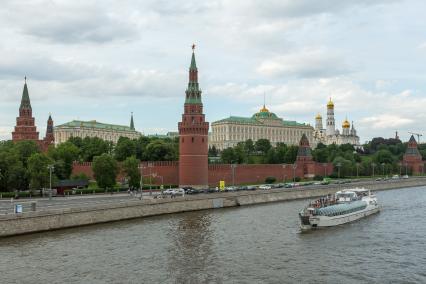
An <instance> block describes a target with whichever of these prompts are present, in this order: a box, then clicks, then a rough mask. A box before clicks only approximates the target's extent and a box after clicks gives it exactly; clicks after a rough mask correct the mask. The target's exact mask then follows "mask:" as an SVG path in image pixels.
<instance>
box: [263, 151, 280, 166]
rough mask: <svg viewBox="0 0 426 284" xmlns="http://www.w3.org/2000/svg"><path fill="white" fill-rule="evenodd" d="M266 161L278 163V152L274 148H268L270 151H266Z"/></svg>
mask: <svg viewBox="0 0 426 284" xmlns="http://www.w3.org/2000/svg"><path fill="white" fill-rule="evenodd" d="M265 160H266V163H267V164H277V163H278V159H277V153H276V151H275V149H274V148H271V149H269V150H268V153H266V159H265Z"/></svg>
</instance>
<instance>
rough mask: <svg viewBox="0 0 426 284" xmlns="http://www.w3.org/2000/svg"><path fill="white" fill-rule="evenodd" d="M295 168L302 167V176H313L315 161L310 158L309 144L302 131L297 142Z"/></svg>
mask: <svg viewBox="0 0 426 284" xmlns="http://www.w3.org/2000/svg"><path fill="white" fill-rule="evenodd" d="M296 164H297V168H299V171H300V169H303V177H306V178H312V177H314V176H315V162H314V161H313V158H312V153H311V146H310V145H309V140H308V137H307V136H306V135H305V133H303V135H302V138H301V139H300V142H299V149H298V151H297V157H296Z"/></svg>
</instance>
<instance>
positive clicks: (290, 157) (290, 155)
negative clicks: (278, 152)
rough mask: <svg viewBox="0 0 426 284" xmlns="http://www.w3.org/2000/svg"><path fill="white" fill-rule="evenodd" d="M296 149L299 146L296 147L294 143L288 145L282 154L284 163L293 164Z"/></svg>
mask: <svg viewBox="0 0 426 284" xmlns="http://www.w3.org/2000/svg"><path fill="white" fill-rule="evenodd" d="M298 150H299V147H297V146H296V145H291V146H289V147H288V149H287V152H286V153H285V156H284V163H286V164H293V163H294V162H295V161H296V157H297V151H298Z"/></svg>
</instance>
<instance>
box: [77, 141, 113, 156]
mask: <svg viewBox="0 0 426 284" xmlns="http://www.w3.org/2000/svg"><path fill="white" fill-rule="evenodd" d="M109 152H110V146H109V143H107V142H106V141H104V140H102V139H100V138H98V137H93V138H91V137H85V138H84V139H83V145H82V158H83V160H84V161H86V162H91V161H92V160H93V157H95V156H100V155H102V154H104V153H109Z"/></svg>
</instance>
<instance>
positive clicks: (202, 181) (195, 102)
mask: <svg viewBox="0 0 426 284" xmlns="http://www.w3.org/2000/svg"><path fill="white" fill-rule="evenodd" d="M194 49H195V45H193V46H192V58H191V66H190V67H189V83H188V88H187V89H186V91H185V93H186V98H185V105H184V113H183V115H182V121H181V122H179V123H178V129H179V186H192V187H195V188H205V187H207V186H208V132H209V123H208V122H206V121H205V117H204V114H203V103H202V102H201V90H200V88H199V85H198V70H197V64H196V63H195V54H194Z"/></svg>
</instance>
